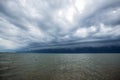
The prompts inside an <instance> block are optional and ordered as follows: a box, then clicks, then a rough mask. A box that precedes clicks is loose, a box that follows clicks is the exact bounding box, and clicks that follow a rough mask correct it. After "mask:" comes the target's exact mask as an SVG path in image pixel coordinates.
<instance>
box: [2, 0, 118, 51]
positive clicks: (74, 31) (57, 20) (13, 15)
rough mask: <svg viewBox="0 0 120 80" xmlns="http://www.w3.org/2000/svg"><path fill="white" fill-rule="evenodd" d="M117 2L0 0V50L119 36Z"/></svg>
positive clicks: (107, 0)
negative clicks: (35, 44)
mask: <svg viewBox="0 0 120 80" xmlns="http://www.w3.org/2000/svg"><path fill="white" fill-rule="evenodd" d="M119 4H120V0H97V1H96V0H0V48H1V49H0V50H6V49H11V50H15V49H20V48H23V47H28V46H30V45H32V44H34V43H37V44H39V46H42V45H48V44H50V45H51V44H52V45H55V44H56V43H57V44H58V46H59V44H60V43H61V44H62V43H66V42H67V43H69V42H70V41H71V42H76V41H78V42H84V41H87V42H89V41H91V40H92V41H99V40H113V39H119V38H120V32H119V31H120V18H119V16H120V5H119ZM32 46H33V47H34V45H32Z"/></svg>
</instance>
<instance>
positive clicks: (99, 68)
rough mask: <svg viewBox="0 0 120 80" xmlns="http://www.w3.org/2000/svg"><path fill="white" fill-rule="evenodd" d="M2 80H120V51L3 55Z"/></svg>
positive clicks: (0, 69) (0, 59)
mask: <svg viewBox="0 0 120 80" xmlns="http://www.w3.org/2000/svg"><path fill="white" fill-rule="evenodd" d="M0 80H120V54H36V53H30V54H15V53H1V54H0Z"/></svg>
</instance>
